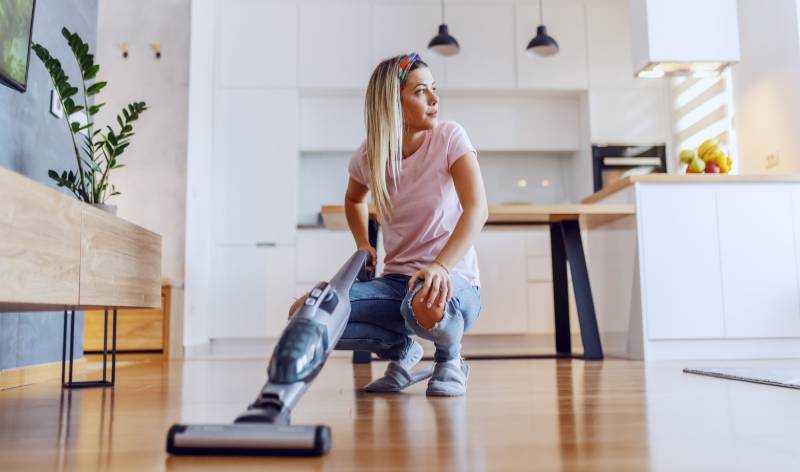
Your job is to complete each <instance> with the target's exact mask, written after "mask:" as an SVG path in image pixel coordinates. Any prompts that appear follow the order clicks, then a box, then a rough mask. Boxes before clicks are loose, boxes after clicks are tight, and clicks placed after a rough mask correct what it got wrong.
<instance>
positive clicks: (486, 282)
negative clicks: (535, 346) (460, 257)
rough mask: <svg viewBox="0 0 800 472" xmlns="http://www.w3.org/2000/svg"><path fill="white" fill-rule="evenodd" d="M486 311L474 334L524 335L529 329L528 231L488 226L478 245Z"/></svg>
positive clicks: (472, 331)
mask: <svg viewBox="0 0 800 472" xmlns="http://www.w3.org/2000/svg"><path fill="white" fill-rule="evenodd" d="M475 250H476V251H477V252H478V264H479V267H480V271H481V304H482V305H483V310H482V312H481V315H480V317H479V318H478V321H477V322H476V323H475V325H474V326H473V327H472V329H471V330H470V334H508V333H515V334H520V333H524V332H526V331H527V329H528V307H527V305H528V303H527V302H528V287H527V280H526V279H527V276H526V264H527V261H526V259H525V257H524V255H525V232H524V231H521V230H518V229H516V228H513V227H509V228H503V227H487V228H484V230H483V231H482V232H481V233H480V234H479V235H478V238H477V241H476V243H475Z"/></svg>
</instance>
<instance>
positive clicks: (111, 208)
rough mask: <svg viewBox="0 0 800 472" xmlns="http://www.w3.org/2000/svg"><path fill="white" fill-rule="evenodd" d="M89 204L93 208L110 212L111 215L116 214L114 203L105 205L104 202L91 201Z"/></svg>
mask: <svg viewBox="0 0 800 472" xmlns="http://www.w3.org/2000/svg"><path fill="white" fill-rule="evenodd" d="M91 205H92V206H93V207H95V208H98V209H100V210H103V211H105V212H106V213H111V214H112V215H114V216H117V206H116V205H107V204H105V203H92V204H91Z"/></svg>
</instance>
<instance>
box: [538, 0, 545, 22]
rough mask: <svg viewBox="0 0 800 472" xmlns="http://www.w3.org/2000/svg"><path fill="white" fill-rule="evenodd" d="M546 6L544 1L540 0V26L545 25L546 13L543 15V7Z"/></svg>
mask: <svg viewBox="0 0 800 472" xmlns="http://www.w3.org/2000/svg"><path fill="white" fill-rule="evenodd" d="M543 4H544V0H539V24H540V25H543V24H544V13H542V5H543Z"/></svg>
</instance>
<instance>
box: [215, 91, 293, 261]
mask: <svg viewBox="0 0 800 472" xmlns="http://www.w3.org/2000/svg"><path fill="white" fill-rule="evenodd" d="M297 102H298V98H297V91H296V90H264V89H249V88H248V89H228V90H218V91H217V93H216V100H215V111H216V114H215V117H214V154H213V156H214V157H213V159H212V165H211V171H212V177H211V178H212V185H211V188H209V189H208V191H209V192H211V193H212V201H213V205H214V207H213V209H214V214H213V221H214V224H213V229H214V240H215V242H216V244H220V245H237V244H244V245H248V244H262V245H267V246H270V245H282V244H289V245H291V244H294V243H295V237H296V225H297V198H296V196H297V167H298V125H297V122H298V119H297Z"/></svg>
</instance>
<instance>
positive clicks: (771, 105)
mask: <svg viewBox="0 0 800 472" xmlns="http://www.w3.org/2000/svg"><path fill="white" fill-rule="evenodd" d="M738 6H739V44H740V46H741V62H740V63H739V64H737V65H735V66H733V91H734V94H733V95H734V104H735V116H734V126H735V128H736V133H737V139H738V148H739V160H740V162H739V171H740V173H743V174H747V173H763V172H781V173H790V172H800V133H798V124H800V87H798V84H800V44H798V41H799V40H798V30H799V28H798V7H797V1H796V0H769V1H763V0H739V2H738ZM776 151H777V152H779V153H780V163H779V165H778V166H777V167H773V168H770V169H767V168H766V165H765V164H766V159H765V158H766V156H767V155H768V154H770V153H773V152H776Z"/></svg>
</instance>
